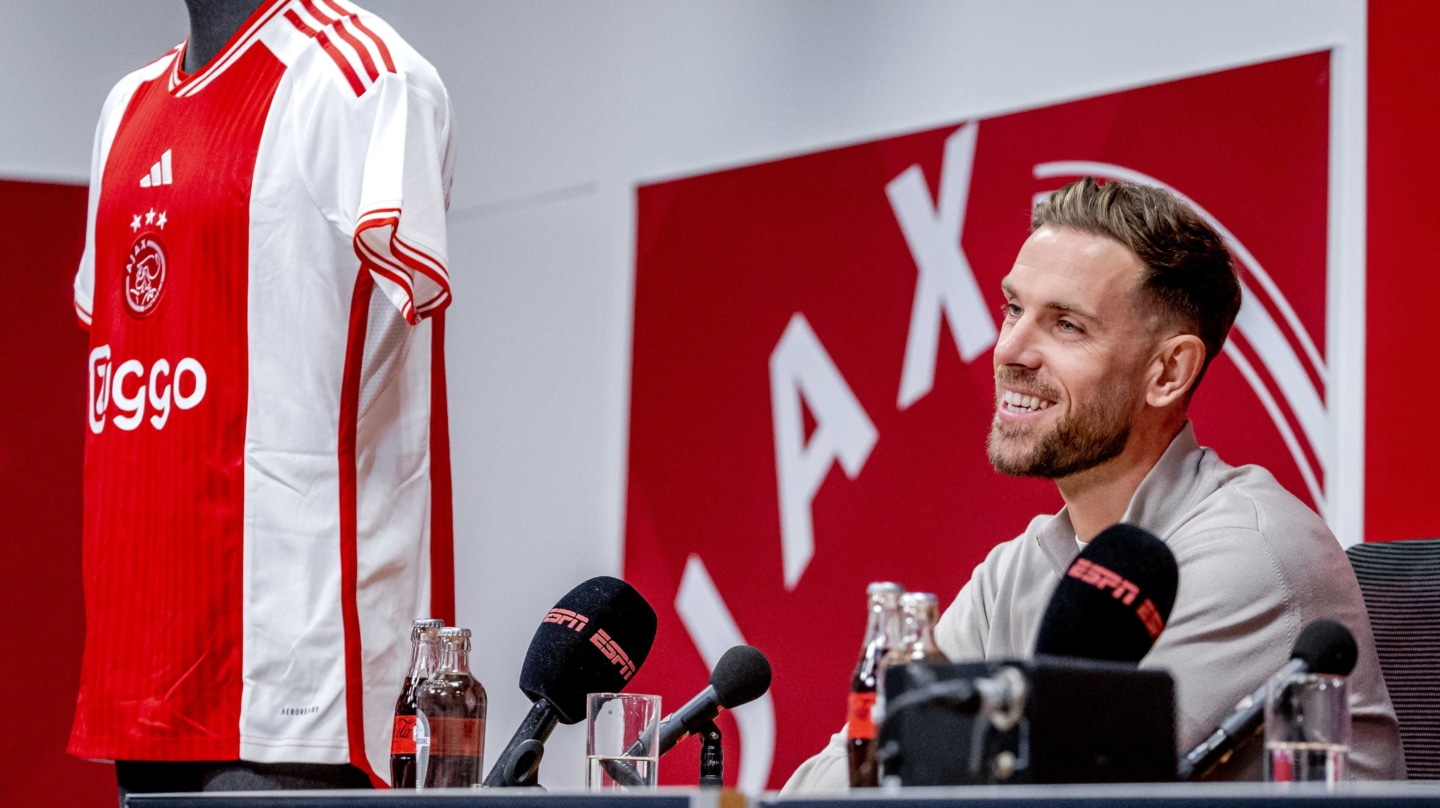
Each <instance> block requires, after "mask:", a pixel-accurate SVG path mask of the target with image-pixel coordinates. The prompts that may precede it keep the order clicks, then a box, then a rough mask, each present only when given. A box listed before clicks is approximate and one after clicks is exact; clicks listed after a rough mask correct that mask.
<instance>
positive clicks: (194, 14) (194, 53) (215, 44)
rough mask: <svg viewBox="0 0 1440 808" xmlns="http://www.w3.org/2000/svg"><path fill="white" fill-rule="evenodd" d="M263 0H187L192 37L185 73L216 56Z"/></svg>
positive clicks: (184, 65)
mask: <svg viewBox="0 0 1440 808" xmlns="http://www.w3.org/2000/svg"><path fill="white" fill-rule="evenodd" d="M262 2H264V0H185V8H186V9H187V10H188V11H189V12H190V39H189V41H188V42H187V43H186V45H185V64H183V65H181V67H182V68H183V69H184V71H185V72H186V73H194V72H195V71H197V70H199V69H200V68H202V67H204V66H205V64H206V63H207V62H209V61H210V60H211V59H213V58H215V54H217V53H219V52H220V49H221V48H223V47H225V43H226V42H228V41H230V37H232V36H234V35H235V32H236V31H238V30H240V26H241V25H244V24H245V21H246V20H247V19H249V18H250V15H251V14H253V13H254V12H255V9H257V8H259V7H260V4H261V3H262Z"/></svg>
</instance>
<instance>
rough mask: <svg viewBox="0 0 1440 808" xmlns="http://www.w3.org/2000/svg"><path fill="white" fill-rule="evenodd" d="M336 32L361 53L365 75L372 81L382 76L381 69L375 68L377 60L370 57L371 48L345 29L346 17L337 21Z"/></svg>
mask: <svg viewBox="0 0 1440 808" xmlns="http://www.w3.org/2000/svg"><path fill="white" fill-rule="evenodd" d="M335 33H337V34H339V35H340V38H341V39H343V40H345V41H346V42H349V43H350V47H352V48H354V49H355V52H356V53H358V54H360V63H361V64H363V65H365V75H367V76H369V77H370V80H371V81H375V80H376V79H378V78H380V71H378V70H376V69H375V60H374V59H371V58H370V50H369V49H368V48H366V47H365V44H364V43H363V42H361V41H360V40H358V39H356V38H355V35H354V34H352V33H350V32H349V31H348V30H346V29H345V20H344V19H340V20H336V21H335Z"/></svg>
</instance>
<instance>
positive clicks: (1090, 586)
mask: <svg viewBox="0 0 1440 808" xmlns="http://www.w3.org/2000/svg"><path fill="white" fill-rule="evenodd" d="M1179 582H1180V572H1179V569H1178V568H1177V567H1176V565H1175V555H1174V554H1173V553H1171V552H1170V548H1169V547H1166V546H1165V542H1163V541H1160V540H1159V539H1158V538H1156V537H1155V536H1154V534H1152V533H1150V532H1149V531H1147V530H1143V529H1141V528H1138V527H1135V526H1134V525H1126V524H1118V525H1112V526H1110V527H1108V528H1106V529H1105V530H1102V531H1101V532H1100V535H1098V536H1096V537H1095V538H1094V539H1093V540H1091V542H1090V543H1089V544H1088V545H1087V546H1086V547H1085V549H1084V551H1082V552H1081V553H1080V555H1079V557H1077V558H1076V559H1075V560H1074V561H1073V562H1071V564H1070V568H1069V569H1067V570H1066V571H1065V576H1064V577H1063V578H1061V579H1060V584H1059V586H1057V587H1056V588H1055V594H1054V595H1053V596H1052V597H1051V598H1050V605H1049V606H1047V607H1046V609H1045V616H1044V617H1043V618H1042V619H1041V621H1040V635H1039V638H1038V640H1037V642H1036V644H1035V653H1037V654H1049V655H1051V656H1069V657H1082V658H1085V659H1099V660H1108V661H1111V662H1129V663H1132V664H1134V663H1138V662H1139V661H1140V660H1141V658H1142V657H1144V656H1145V654H1147V653H1149V652H1150V648H1151V646H1153V645H1154V644H1155V639H1156V638H1157V637H1159V636H1160V631H1161V630H1162V629H1164V628H1165V621H1167V620H1169V619H1170V610H1171V608H1172V607H1174V605H1175V590H1176V588H1177V587H1178V586H1179Z"/></svg>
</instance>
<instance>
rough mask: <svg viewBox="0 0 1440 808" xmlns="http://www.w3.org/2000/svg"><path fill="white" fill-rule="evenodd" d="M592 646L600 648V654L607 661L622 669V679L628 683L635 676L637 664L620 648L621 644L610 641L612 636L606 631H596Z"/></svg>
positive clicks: (591, 642) (591, 641) (591, 640)
mask: <svg viewBox="0 0 1440 808" xmlns="http://www.w3.org/2000/svg"><path fill="white" fill-rule="evenodd" d="M590 644H591V645H593V646H595V647H596V648H599V649H600V653H602V654H604V655H605V658H606V659H608V660H610V661H611V662H614V663H615V665H616V667H618V668H619V669H620V678H621V679H624V680H625V681H627V682H628V681H630V677H631V676H634V675H635V663H634V662H633V661H631V659H630V655H629V654H627V653H625V649H624V648H621V647H620V643H618V642H615V641H614V640H612V639H610V634H609V633H608V632H606V631H605V629H603V628H602V629H600V630H599V631H596V632H595V636H593V637H591V638H590Z"/></svg>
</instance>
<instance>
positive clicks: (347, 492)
mask: <svg viewBox="0 0 1440 808" xmlns="http://www.w3.org/2000/svg"><path fill="white" fill-rule="evenodd" d="M372 288H373V282H372V281H371V280H370V273H368V272H359V273H357V274H356V278H355V292H354V294H353V295H352V296H351V298H350V333H349V335H348V336H347V338H346V343H345V373H344V377H343V379H342V381H341V383H340V434H339V438H340V446H339V449H340V452H339V463H340V514H339V515H340V613H341V619H342V621H343V623H344V626H345V729H346V735H347V737H348V739H349V742H350V765H352V766H355V767H356V768H358V769H360V770H361V771H363V772H365V775H366V776H367V777H369V778H370V782H371V783H373V784H375V785H376V786H377V787H382V788H383V787H384V781H382V780H381V779H380V778H379V777H377V776H376V775H375V772H374V771H373V770H372V769H371V767H370V759H369V758H368V757H367V756H366V755H365V680H364V677H363V675H362V673H361V671H362V670H363V668H362V665H363V660H364V655H363V654H362V652H361V648H360V605H359V603H358V601H357V600H356V598H355V590H356V587H357V582H358V578H359V565H360V561H359V545H358V538H357V535H356V534H357V523H358V520H359V494H358V477H359V469H358V468H357V466H356V449H355V443H356V438H357V435H358V433H359V429H360V422H359V418H360V375H361V370H362V369H363V364H364V358H365V328H366V324H367V323H368V322H369V319H370V316H369V315H370V291H371V289H372Z"/></svg>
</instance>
